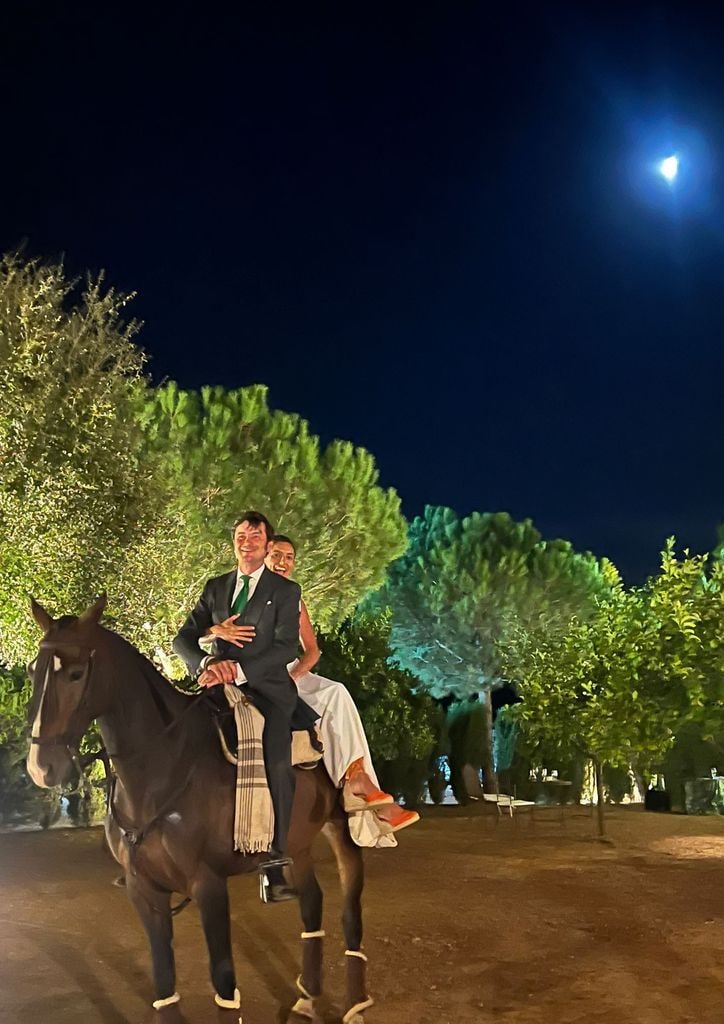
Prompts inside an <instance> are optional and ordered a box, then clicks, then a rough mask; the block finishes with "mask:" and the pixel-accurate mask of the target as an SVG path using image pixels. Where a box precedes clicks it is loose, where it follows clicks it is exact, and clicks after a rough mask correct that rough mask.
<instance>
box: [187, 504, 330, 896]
mask: <svg viewBox="0 0 724 1024" xmlns="http://www.w3.org/2000/svg"><path fill="white" fill-rule="evenodd" d="M273 535H274V529H273V527H272V525H271V523H270V522H269V520H268V519H267V518H266V516H263V515H262V514H261V513H259V512H251V511H250V512H245V513H244V514H243V515H242V516H239V518H238V519H237V520H236V522H235V523H234V527H233V531H232V537H233V543H234V551H235V554H236V558H237V568H236V569H234V570H232V572H229V573H225V574H224V575H223V576H217V577H215V578H214V579H210V580H209V581H208V582H207V583H206V585H205V587H204V589H203V593H202V594H201V597H200V598H199V600H198V601H197V603H196V606H195V607H194V609H193V611H192V612H191V614H190V615H189V616H188V618H187V619H186V622H185V623H184V624H183V626H182V627H181V629H180V630H179V632H178V634H177V636H176V638H175V639H174V641H173V649H174V651H175V652H176V654H178V655H179V657H181V658H182V659H183V661H184V662H185V664H186V666H187V668H188V670H189V672H190V673H191V675H192V676H195V677H196V678H197V681H198V683H199V685H200V686H202V687H207V688H208V689H209V692H210V693H211V694H212V696H213V698H214V700H215V702H217V703H218V704H219V707H220V708H224V709H227V710H228V704H227V702H226V698H225V696H224V693H223V689H222V686H223V685H224V684H233V685H236V686H243V687H244V688H245V692H246V694H247V695H248V697H249V700H250V702H251V703H252V704H253V705H254V706H255V707H256V708H257V709H258V710H259V711H260V712H261V714H262V715H263V716H264V739H263V745H264V763H265V768H266V776H267V782H268V785H269V790H270V792H271V797H272V803H273V805H274V841H273V847H272V849H271V851H270V852H271V857H272V864H271V866H269V867H268V868H267V872H266V873H267V877H268V880H269V887H268V894H267V900H268V901H269V902H280V901H282V900H286V899H290V898H293V897H294V896H295V895H296V893H295V891H294V890H293V889H292V887H291V886H289V885H288V884H287V883H286V881H285V879H284V875H283V867H284V866H285V864H288V863H289V861H288V859H287V858H285V854H286V852H287V835H288V832H289V822H290V818H291V813H292V804H293V801H294V785H295V776H294V771H293V769H292V758H291V730H292V718H293V717H294V719H295V727H296V728H308V727H310V726H312V725H313V724H314V722H315V721H316V719H317V715H316V713H315V712H314V711H312V709H311V708H310V707H309V706H308V705H306V704H304V702H303V701H302V700H301V699H300V698H299V695H298V693H297V689H296V687H295V685H294V683H293V681H292V679H291V678H290V676H289V672H288V670H287V665H288V663H289V662H291V661H293V660H294V658H295V657H296V655H297V651H298V647H299V609H300V603H301V590H300V588H299V585H298V584H296V583H294V582H292V581H291V580H287V579H284V577H282V576H279V575H277V574H276V573H273V572H270V571H269V570H268V569H267V568H266V567H265V565H264V557H265V555H266V552H267V548H268V545H269V542H270V540H271V538H272V537H273ZM231 615H236V616H238V618H237V620H236V621H237V622H238V623H239V624H245V625H252V626H253V627H254V630H255V634H254V640H253V642H252V643H251V644H245V645H243V646H242V645H240V644H239V643H237V642H235V641H233V640H232V641H228V640H223V639H215V640H214V645H213V653H212V654H211V655H209V654H206V653H205V651H204V649H203V648H202V647H201V645H200V641H201V640H202V639H203V638H204V637H205V636H207V635H208V633H209V630H210V628H211V626H213V625H218V624H219V623H222V622H225V621H226V620H227V619H228V618H229V617H230V616H231Z"/></svg>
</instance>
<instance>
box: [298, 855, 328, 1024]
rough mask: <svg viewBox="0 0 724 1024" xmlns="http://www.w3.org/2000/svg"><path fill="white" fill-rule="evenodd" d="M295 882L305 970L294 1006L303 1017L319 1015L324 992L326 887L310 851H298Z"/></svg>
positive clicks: (313, 1017) (303, 969) (300, 976)
mask: <svg viewBox="0 0 724 1024" xmlns="http://www.w3.org/2000/svg"><path fill="white" fill-rule="evenodd" d="M294 884H295V886H296V889H297V892H298V893H299V909H300V911H301V914H302V921H303V922H304V931H303V932H302V973H301V974H300V975H299V977H298V978H297V988H298V989H299V992H300V995H299V998H298V999H297V1001H296V1003H295V1004H294V1006H293V1007H292V1009H293V1011H294V1013H296V1014H298V1015H299V1016H301V1017H308V1018H309V1019H310V1020H314V1019H316V1016H317V1000H318V998H319V996H321V994H322V940H323V939H324V932H323V931H322V904H323V897H322V890H321V889H320V887H319V882H318V881H317V877H316V875H315V873H314V864H313V862H312V858H311V855H310V851H309V850H308V849H307V850H304V851H295V853H294Z"/></svg>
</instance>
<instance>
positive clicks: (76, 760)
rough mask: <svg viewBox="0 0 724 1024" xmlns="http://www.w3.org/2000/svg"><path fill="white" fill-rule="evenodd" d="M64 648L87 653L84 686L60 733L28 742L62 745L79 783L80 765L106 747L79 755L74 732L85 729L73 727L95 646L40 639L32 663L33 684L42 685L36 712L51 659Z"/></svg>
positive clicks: (82, 703) (84, 701) (85, 701)
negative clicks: (77, 775)
mask: <svg viewBox="0 0 724 1024" xmlns="http://www.w3.org/2000/svg"><path fill="white" fill-rule="evenodd" d="M64 649H65V650H67V649H72V650H74V651H77V650H80V651H82V652H83V651H84V652H86V653H87V658H86V661H85V665H84V668H83V673H84V676H85V678H84V680H83V689H82V691H81V695H80V699H79V701H78V703H77V705H76V707H75V709H74V711H73V713H72V715H71V718H70V723H69V725H68V728H67V729H66V731H65V732H63V733H60V734H59V735H57V736H48V737H42V736H32V735H31V737H30V742H31V744H35V745H36V746H38V747H65V750H66V752H67V754H68V757H69V758H70V760H71V762H72V763H73V765H74V766H75V768H76V769H77V771H78V774H79V785H80V779H81V778H82V773H83V769H84V768H87V767H88V765H89V764H92V762H93V761H95V760H97V759H98V758H99V757H101V758H102V757H103V755H104V754H105V751H102V750H101V751H95V752H94V753H92V754H86V755H85V756H84V757H81V755H80V751H79V750H78V746H77V744H78V743H79V742H80V740H79V739H77V740H76V739H75V736H76V734H79V735H80V736H82V735H83V733H84V732H85V729H83V728H79V729H76V728H74V723H75V720H76V718H77V717H78V714H79V712H80V711H81V710H82V709H83V708H87V706H88V688H89V686H90V681H91V675H92V673H93V660H94V656H95V649H94V648H91V647H86V646H85V645H83V644H78V643H72V644H71V643H66V644H64V643H63V642H62V641H61V642H60V643H59V642H58V641H54V640H42V641H41V642H40V645H39V650H40V654H39V655H38V659H37V661H36V663H35V668H34V671H33V685H34V686H35V687H36V688H37V687H38V686H39V685H41V686H42V690H41V694H40V703H39V704H38V711H37V714H40V712H41V710H42V707H43V702H44V701H45V699H46V697H47V693H48V691H47V686H48V683H49V682H50V674H51V672H53V671H55V670H54V668H53V664H54V661H55V659H56V658H57V657H58V656H59V654H58V652H59V651H60V652H62V651H63V650H64Z"/></svg>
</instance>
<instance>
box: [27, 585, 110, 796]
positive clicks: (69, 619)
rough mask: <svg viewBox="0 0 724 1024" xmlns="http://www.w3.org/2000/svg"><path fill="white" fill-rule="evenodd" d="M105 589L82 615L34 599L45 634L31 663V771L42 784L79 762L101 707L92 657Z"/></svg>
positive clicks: (65, 777) (67, 774)
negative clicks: (55, 610) (58, 612)
mask: <svg viewBox="0 0 724 1024" xmlns="http://www.w3.org/2000/svg"><path fill="white" fill-rule="evenodd" d="M105 606H106V595H105V594H103V595H101V597H99V598H98V600H97V601H96V603H95V604H94V605H92V606H91V607H90V608H89V609H88V610H87V611H85V612H83V614H82V615H79V616H78V617H77V618H76V617H75V616H71V615H64V616H62V617H61V618H60V619H53V618H52V617H51V616H50V615H49V614H48V613H47V612H46V611H45V609H44V608H43V607H41V605H39V604H38V603H37V601H34V600H32V599H31V607H32V611H33V618H34V619H35V621H36V622H37V624H38V625H39V626H40V628H41V629H42V630H43V633H44V636H43V639H42V641H41V643H40V648H39V650H38V657H37V658H36V659H35V661H34V662H32V663H31V665H30V666H29V668H28V674H29V675H30V678H31V679H32V682H33V696H32V700H31V702H30V708H29V718H30V722H31V738H30V753H29V754H28V762H27V765H28V773H29V774H30V777H31V778H32V780H33V782H34V783H35V784H36V785H38V786H44V787H50V786H59V785H63V784H64V783H66V782H68V781H69V780H70V779H71V777H72V775H73V773H74V771H75V770H76V769H77V768H78V744H79V743H80V740H81V737H82V736H83V733H84V732H85V731H86V729H87V728H88V726H89V725H90V723H91V721H92V720H93V719H94V718H95V717H96V716H97V715H98V714H99V713H100V712H101V711H102V709H101V708H96V707H94V706H93V700H92V694H91V676H92V673H93V657H94V654H95V649H96V646H97V643H98V640H99V638H100V637H101V635H102V631H101V630H99V629H98V621H99V619H100V617H101V615H102V614H103V609H104V608H105Z"/></svg>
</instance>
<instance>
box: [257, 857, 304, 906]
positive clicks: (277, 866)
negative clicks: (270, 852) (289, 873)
mask: <svg viewBox="0 0 724 1024" xmlns="http://www.w3.org/2000/svg"><path fill="white" fill-rule="evenodd" d="M291 864H292V862H291V860H289V859H288V858H286V857H280V858H275V859H273V860H269V861H267V862H266V863H265V864H261V865H260V866H259V898H260V899H261V901H262V903H284V902H285V901H286V900H294V899H296V898H297V895H298V893H297V890H296V889H295V888H294V886H293V885H290V884H289V882H287V880H286V878H285V877H284V870H283V869H284V868H285V867H291Z"/></svg>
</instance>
